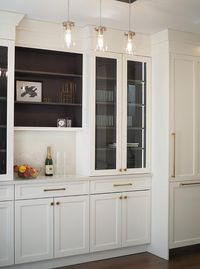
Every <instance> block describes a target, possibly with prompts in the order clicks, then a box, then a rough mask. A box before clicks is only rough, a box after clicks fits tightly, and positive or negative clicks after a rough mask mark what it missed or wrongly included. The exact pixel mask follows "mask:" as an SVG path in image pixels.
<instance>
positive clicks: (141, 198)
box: [122, 191, 150, 247]
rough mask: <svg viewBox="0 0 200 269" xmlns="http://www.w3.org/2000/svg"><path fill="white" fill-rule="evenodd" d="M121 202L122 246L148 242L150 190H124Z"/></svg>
mask: <svg viewBox="0 0 200 269" xmlns="http://www.w3.org/2000/svg"><path fill="white" fill-rule="evenodd" d="M122 196H123V203H122V246H123V247H128V246H135V245H142V244H147V243H149V242H150V191H138V192H124V193H123V195H122Z"/></svg>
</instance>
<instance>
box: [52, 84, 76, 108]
mask: <svg viewBox="0 0 200 269" xmlns="http://www.w3.org/2000/svg"><path fill="white" fill-rule="evenodd" d="M75 95H76V83H75V82H74V81H68V82H66V83H65V84H64V85H63V86H62V89H61V90H60V91H59V92H58V94H57V101H58V102H59V103H64V104H74V103H75Z"/></svg>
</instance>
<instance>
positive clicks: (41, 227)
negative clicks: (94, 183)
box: [15, 188, 89, 264]
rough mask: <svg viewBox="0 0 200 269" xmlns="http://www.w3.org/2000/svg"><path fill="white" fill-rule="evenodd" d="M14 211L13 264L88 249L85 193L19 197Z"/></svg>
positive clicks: (86, 250) (78, 252)
mask: <svg viewBox="0 0 200 269" xmlns="http://www.w3.org/2000/svg"><path fill="white" fill-rule="evenodd" d="M61 190H62V188H61ZM50 191H51V190H50ZM55 193H56V190H55ZM15 212H16V220H15V263H18V264H19V263H25V262H33V261H39V260H44V259H50V258H58V257H64V256H72V255H78V254H83V253H87V252H88V251H89V198H88V196H87V195H86V196H84V195H83V196H72V197H57V198H42V199H29V200H19V201H16V204H15Z"/></svg>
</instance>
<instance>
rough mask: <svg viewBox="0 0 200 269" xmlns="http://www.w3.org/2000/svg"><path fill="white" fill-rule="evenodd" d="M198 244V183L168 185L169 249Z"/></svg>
mask: <svg viewBox="0 0 200 269" xmlns="http://www.w3.org/2000/svg"><path fill="white" fill-rule="evenodd" d="M199 243H200V183H199V184H196V183H193V182H191V183H187V182H185V183H184V182H183V183H171V184H170V248H176V247H183V246H188V245H193V244H199Z"/></svg>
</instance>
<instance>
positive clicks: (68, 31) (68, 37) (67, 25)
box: [63, 0, 75, 48]
mask: <svg viewBox="0 0 200 269" xmlns="http://www.w3.org/2000/svg"><path fill="white" fill-rule="evenodd" d="M67 4H68V9H67V21H64V22H63V26H64V29H65V43H66V46H67V47H68V48H70V47H71V45H72V27H74V26H75V23H74V22H72V21H70V18H69V0H67Z"/></svg>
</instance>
